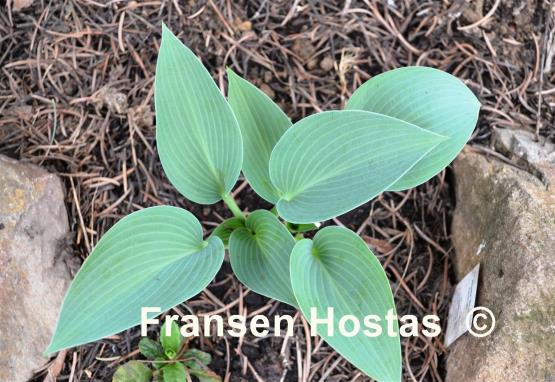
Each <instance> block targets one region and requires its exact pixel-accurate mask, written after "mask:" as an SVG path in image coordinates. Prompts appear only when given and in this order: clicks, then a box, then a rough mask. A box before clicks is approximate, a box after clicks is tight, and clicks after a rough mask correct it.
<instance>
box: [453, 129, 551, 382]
mask: <svg viewBox="0 0 555 382" xmlns="http://www.w3.org/2000/svg"><path fill="white" fill-rule="evenodd" d="M524 135H526V134H519V135H517V137H523V136H524ZM512 136H513V137H514V135H512ZM503 139H504V138H503ZM516 139H517V140H518V139H520V138H516ZM511 141H512V142H513V143H510V144H509V145H507V146H506V148H507V150H509V151H511V152H512V153H513V154H514V155H515V156H516V157H521V158H522V155H520V154H522V153H521V152H517V153H515V151H514V150H515V147H521V148H522V144H514V142H515V140H514V139H513V138H510V139H509V140H508V141H506V142H511ZM535 145H540V146H541V147H538V146H535ZM526 146H528V148H527V149H526V150H528V152H536V154H538V155H539V157H545V156H546V155H547V156H548V155H549V151H545V150H544V147H545V145H542V144H541V143H540V144H538V143H535V142H533V141H530V140H528V139H527V140H526ZM530 150H531V151H530ZM537 150H539V151H537ZM530 158H531V156H528V159H527V160H530ZM544 165H545V166H547V167H546V168H544V170H543V171H546V172H544V174H547V176H548V174H549V173H550V172H552V171H553V168H549V164H548V161H542V166H544ZM454 172H455V185H456V200H457V202H456V209H455V212H454V216H453V223H452V239H453V246H454V249H455V256H454V268H455V274H456V277H457V280H460V279H462V278H463V277H464V275H465V274H467V273H468V272H469V271H470V270H471V269H472V268H473V267H474V266H475V265H476V264H478V263H480V272H481V274H480V279H479V284H478V295H477V301H476V306H483V307H486V308H489V309H490V310H491V311H492V313H493V314H494V316H495V318H496V325H495V329H494V330H493V332H492V333H491V334H490V335H489V336H486V337H482V338H478V337H473V336H471V335H470V334H469V333H467V334H465V335H463V336H462V337H461V338H459V339H458V340H457V341H455V343H454V344H453V345H452V346H451V347H450V349H449V350H450V354H449V356H448V360H447V378H446V381H447V382H455V381H456V382H458V381H555V366H554V365H555V256H554V255H555V253H554V252H555V193H554V192H553V188H551V187H550V186H549V184H552V182H551V180H552V179H544V177H543V176H540V177H538V176H536V175H538V174H530V173H529V172H528V171H524V170H523V169H521V168H518V167H517V166H513V165H511V164H510V163H505V162H502V161H500V160H497V159H495V158H488V157H485V156H484V155H482V154H480V153H478V152H475V151H472V149H469V148H467V149H465V150H464V151H463V152H462V153H461V154H460V155H459V157H458V159H457V160H456V161H455V163H454Z"/></svg>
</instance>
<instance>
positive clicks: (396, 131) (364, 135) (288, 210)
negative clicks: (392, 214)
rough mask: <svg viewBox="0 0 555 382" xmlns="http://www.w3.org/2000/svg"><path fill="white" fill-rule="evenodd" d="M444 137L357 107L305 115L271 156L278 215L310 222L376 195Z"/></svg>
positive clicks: (339, 212)
mask: <svg viewBox="0 0 555 382" xmlns="http://www.w3.org/2000/svg"><path fill="white" fill-rule="evenodd" d="M444 139H445V138H444V137H442V136H440V135H437V134H435V133H433V132H429V131H426V130H423V129H420V128H418V127H416V126H414V125H411V124H409V123H407V122H404V121H401V120H398V119H395V118H392V117H388V116H385V115H381V114H376V113H370V112H366V111H359V110H349V111H328V112H323V113H318V114H315V115H312V116H310V117H307V118H304V119H302V120H301V121H299V122H297V123H295V124H294V125H293V126H292V127H291V128H290V129H289V130H287V132H285V134H284V135H283V136H282V137H281V139H280V140H279V142H278V143H277V145H276V146H275V147H274V150H273V151H272V156H271V158H270V177H271V179H272V183H273V184H274V186H276V188H277V189H278V190H279V191H280V200H279V201H278V203H277V210H278V212H279V214H280V215H281V216H282V217H283V218H284V219H285V220H287V221H289V222H293V223H313V222H317V221H322V220H326V219H329V218H332V217H335V216H338V215H340V214H342V213H345V212H347V211H349V210H351V209H353V208H355V207H358V206H359V205H361V204H363V203H365V202H367V201H368V200H370V199H372V198H373V197H375V196H377V195H378V194H380V193H381V192H383V191H384V190H386V189H387V188H388V187H390V186H391V185H392V184H393V183H395V182H396V181H397V180H398V179H399V178H400V177H401V176H403V175H404V174H405V173H406V172H407V171H408V170H409V169H410V168H411V167H412V166H413V165H414V164H415V163H416V162H418V161H419V160H420V159H421V158H422V157H424V156H425V155H426V154H427V153H428V152H429V151H430V150H432V149H433V148H434V147H435V146H436V145H437V144H438V143H440V142H442V141H443V140H444Z"/></svg>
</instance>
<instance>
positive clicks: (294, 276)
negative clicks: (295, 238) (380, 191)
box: [291, 227, 401, 381]
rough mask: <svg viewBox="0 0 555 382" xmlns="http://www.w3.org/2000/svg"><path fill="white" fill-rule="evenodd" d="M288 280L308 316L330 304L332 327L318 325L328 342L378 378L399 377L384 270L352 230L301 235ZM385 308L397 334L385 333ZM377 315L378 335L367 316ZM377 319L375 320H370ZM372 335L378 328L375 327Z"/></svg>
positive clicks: (397, 344)
mask: <svg viewBox="0 0 555 382" xmlns="http://www.w3.org/2000/svg"><path fill="white" fill-rule="evenodd" d="M291 282H292V285H293V291H294V292H295V297H296V299H297V301H298V303H299V306H300V309H301V311H302V312H303V314H304V316H305V317H307V318H308V319H310V317H311V309H312V308H315V309H316V313H317V318H318V319H324V318H326V317H328V308H332V309H333V319H332V320H331V321H332V322H333V325H332V326H333V333H332V335H329V334H328V331H327V328H325V327H321V326H320V325H319V326H317V331H318V334H319V335H320V336H322V337H323V338H324V339H325V340H326V341H327V343H328V344H330V345H331V346H332V347H333V348H334V349H335V350H336V351H337V352H338V353H340V354H341V355H342V356H343V357H345V358H346V359H348V360H349V361H350V362H351V363H352V364H353V365H355V366H356V367H358V368H359V369H360V370H362V371H363V372H365V373H366V374H367V375H369V376H370V377H372V378H375V379H377V380H380V381H400V380H401V344H400V340H399V328H398V322H397V320H396V314H395V304H394V302H393V295H392V293H391V288H390V286H389V281H388V279H387V277H386V274H385V272H384V270H383V268H382V266H381V264H380V262H379V261H378V260H377V259H376V257H375V256H374V254H373V253H372V252H371V251H370V250H369V249H368V247H367V246H366V244H365V243H364V241H363V240H362V239H361V238H360V237H358V236H357V235H356V234H355V233H354V232H351V231H349V230H348V229H346V228H341V227H326V228H324V229H322V230H321V231H319V232H318V233H317V234H316V236H315V237H314V240H310V239H303V240H301V241H299V242H297V244H296V245H295V248H294V249H293V253H292V254H291ZM388 311H391V312H390V315H391V316H392V317H395V320H394V321H393V322H392V326H393V331H394V333H391V334H395V335H392V336H390V335H388V334H389V333H388V324H387V321H386V317H387V315H388ZM371 315H374V316H377V317H378V318H379V319H380V321H378V322H377V325H379V327H380V328H381V333H380V335H377V336H367V335H366V333H365V332H364V330H365V329H366V328H367V327H368V325H366V323H365V318H366V316H371ZM347 316H354V317H355V318H356V319H358V320H359V323H360V330H359V331H358V333H357V332H354V329H355V324H353V323H352V321H350V322H351V324H350V325H347V324H346V323H344V324H343V325H344V329H343V330H347V331H349V332H350V333H349V334H353V333H354V335H353V336H351V337H349V336H346V335H343V334H342V332H341V328H340V327H341V324H340V321H341V319H342V318H343V317H347ZM374 322H376V321H374ZM371 334H373V335H375V334H378V333H377V331H376V329H374V330H373V331H372V333H371Z"/></svg>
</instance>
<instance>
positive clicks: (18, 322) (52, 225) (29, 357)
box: [0, 155, 70, 382]
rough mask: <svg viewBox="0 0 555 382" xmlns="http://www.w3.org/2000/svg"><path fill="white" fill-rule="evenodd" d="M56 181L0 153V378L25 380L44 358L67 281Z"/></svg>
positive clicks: (64, 217) (60, 193)
mask: <svg viewBox="0 0 555 382" xmlns="http://www.w3.org/2000/svg"><path fill="white" fill-rule="evenodd" d="M68 231H69V225H68V219H67V212H66V209H65V205H64V193H63V189H62V184H61V182H60V179H59V178H58V177H56V176H55V175H52V174H48V173H47V172H46V171H44V170H42V169H40V168H39V167H37V166H33V165H26V164H22V163H20V162H17V161H14V160H12V159H9V158H7V157H4V156H1V155H0V333H1V336H0V381H10V382H19V381H26V380H28V379H29V378H30V377H31V376H32V374H33V370H34V369H36V368H39V367H41V366H42V365H43V364H44V363H45V362H46V361H47V359H46V358H44V357H43V355H42V353H43V352H44V350H45V349H46V346H47V345H48V343H49V341H50V336H51V335H52V331H53V329H54V326H55V323H56V318H57V315H58V311H59V307H60V306H61V303H62V299H63V296H64V293H65V291H66V288H67V286H68V284H69V281H70V276H69V272H68V271H67V270H66V266H65V265H64V263H63V262H62V261H60V256H61V247H60V245H61V244H62V243H63V242H64V241H65V239H66V238H67V236H68Z"/></svg>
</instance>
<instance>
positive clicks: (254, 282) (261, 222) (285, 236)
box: [229, 210, 297, 307]
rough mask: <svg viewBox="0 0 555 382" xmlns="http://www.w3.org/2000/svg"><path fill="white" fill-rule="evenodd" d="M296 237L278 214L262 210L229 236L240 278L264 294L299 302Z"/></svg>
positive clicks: (232, 264) (236, 270) (231, 250)
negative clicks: (293, 273) (292, 265)
mask: <svg viewBox="0 0 555 382" xmlns="http://www.w3.org/2000/svg"><path fill="white" fill-rule="evenodd" d="M294 245H295V239H294V238H293V236H291V234H290V233H289V231H287V228H285V226H284V225H283V224H281V223H280V222H279V220H278V219H277V217H276V216H275V215H274V214H272V213H271V212H269V211H264V210H258V211H255V212H253V213H252V214H250V215H249V216H248V217H247V220H246V221H245V228H239V229H237V230H235V231H234V232H233V233H232V234H231V238H230V239H229V258H230V260H231V267H232V268H233V272H234V273H235V275H236V276H237V278H238V279H239V280H240V281H241V282H242V283H243V284H245V285H246V286H247V287H249V288H250V289H252V290H253V291H255V292H256V293H259V294H261V295H263V296H267V297H270V298H273V299H275V300H279V301H282V302H285V303H286V304H289V305H292V306H295V307H296V306H297V302H296V301H295V296H294V295H293V290H292V289H291V280H290V278H289V257H290V255H291V250H292V249H293V246H294Z"/></svg>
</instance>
